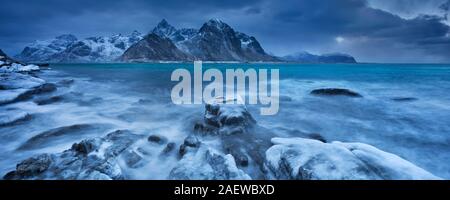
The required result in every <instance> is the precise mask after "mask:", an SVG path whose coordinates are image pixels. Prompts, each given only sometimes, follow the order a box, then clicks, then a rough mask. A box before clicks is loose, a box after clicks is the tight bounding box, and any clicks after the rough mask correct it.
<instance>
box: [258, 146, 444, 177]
mask: <svg viewBox="0 0 450 200" xmlns="http://www.w3.org/2000/svg"><path fill="white" fill-rule="evenodd" d="M272 143H273V144H274V146H272V147H271V148H269V149H268V150H267V151H266V166H267V168H268V171H269V173H268V174H267V176H268V178H272V179H302V180H348V179H350V180H355V179H357V180H359V179H363V180H366V179H369V180H374V179H386V180H395V179H401V180H404V179H408V180H409V179H414V180H415V179H440V178H439V177H436V176H434V175H433V174H431V173H429V172H427V171H425V170H424V169H422V168H420V167H417V166H415V165H414V164H412V163H410V162H408V161H406V160H404V159H402V158H400V157H398V156H396V155H394V154H391V153H387V152H384V151H381V150H379V149H377V148H375V147H373V146H370V145H367V144H361V143H342V142H332V143H323V142H320V141H318V140H311V139H303V138H273V139H272Z"/></svg>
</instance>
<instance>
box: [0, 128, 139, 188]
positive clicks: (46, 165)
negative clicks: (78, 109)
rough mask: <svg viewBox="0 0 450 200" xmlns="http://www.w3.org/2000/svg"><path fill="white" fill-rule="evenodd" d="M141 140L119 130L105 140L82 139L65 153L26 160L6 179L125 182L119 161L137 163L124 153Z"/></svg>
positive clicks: (136, 136)
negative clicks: (114, 180)
mask: <svg viewBox="0 0 450 200" xmlns="http://www.w3.org/2000/svg"><path fill="white" fill-rule="evenodd" d="M141 138H142V136H141V135H136V134H133V133H131V132H130V131H126V130H117V131H114V132H112V133H109V134H108V135H106V136H105V137H102V138H93V139H87V140H83V141H81V142H80V143H75V144H74V145H73V146H72V148H71V149H68V150H66V151H64V152H62V153H56V154H43V155H38V156H34V157H32V158H29V159H26V160H24V161H22V162H21V163H19V164H18V165H17V167H16V170H15V171H11V172H9V173H7V174H6V175H5V176H4V179H88V180H92V179H94V180H111V179H123V178H124V177H123V173H122V169H121V167H120V165H119V164H118V159H119V157H121V156H122V157H124V159H125V160H128V161H129V163H130V164H133V165H134V164H136V163H137V161H136V157H135V156H134V155H133V154H127V153H129V152H128V151H127V152H126V151H125V150H127V149H128V148H129V147H130V146H131V145H132V144H133V143H135V142H136V141H137V140H139V139H141ZM125 154H126V155H125ZM129 155H133V156H134V157H130V156H129Z"/></svg>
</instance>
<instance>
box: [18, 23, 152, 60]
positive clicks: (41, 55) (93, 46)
mask: <svg viewBox="0 0 450 200" xmlns="http://www.w3.org/2000/svg"><path fill="white" fill-rule="evenodd" d="M142 38H143V36H142V34H141V33H139V32H137V31H133V32H132V33H131V34H129V35H126V36H125V35H121V34H118V35H113V36H110V37H89V38H85V39H82V40H78V39H77V38H76V37H75V36H73V35H61V36H58V37H56V38H55V39H50V40H45V41H36V42H34V43H32V44H30V45H28V46H27V47H25V48H24V50H23V51H22V52H21V53H20V54H19V55H17V56H16V58H17V59H19V60H22V61H26V62H111V61H114V60H116V59H117V58H118V57H119V56H121V55H122V54H123V52H125V50H126V49H128V48H129V47H130V46H131V45H132V44H134V43H136V42H138V41H139V40H141V39H142Z"/></svg>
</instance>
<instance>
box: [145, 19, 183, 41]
mask: <svg viewBox="0 0 450 200" xmlns="http://www.w3.org/2000/svg"><path fill="white" fill-rule="evenodd" d="M176 31H177V29H176V28H175V27H173V26H172V25H170V24H169V23H168V22H167V21H166V20H165V19H162V20H161V21H160V22H159V23H158V25H156V27H155V28H154V29H153V30H152V32H151V33H155V34H157V35H159V36H161V37H169V36H170V35H172V34H173V33H175V32H176Z"/></svg>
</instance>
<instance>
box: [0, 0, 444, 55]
mask: <svg viewBox="0 0 450 200" xmlns="http://www.w3.org/2000/svg"><path fill="white" fill-rule="evenodd" d="M449 6H450V0H320V1H318V0H283V1H276V0H247V1H243V0H227V1H211V0H200V1H194V0H190V1H187V0H162V1H149V0H95V1H92V0H39V1H34V0H0V48H1V49H3V50H4V51H6V52H7V53H9V54H11V55H14V54H17V53H19V52H20V51H21V50H22V49H23V47H24V46H25V45H26V44H27V43H30V42H33V41H34V40H44V39H49V38H53V37H55V36H57V35H60V34H65V33H72V34H74V35H76V36H77V37H79V38H84V37H89V36H108V35H113V34H117V33H122V34H128V33H131V32H132V31H133V30H138V31H140V32H143V33H147V32H149V31H150V30H151V29H152V28H153V27H154V26H155V25H156V24H157V23H158V22H159V21H160V20H161V19H163V18H164V19H166V20H167V21H168V22H169V23H171V24H172V25H174V26H175V27H192V28H199V27H200V26H201V25H202V24H203V23H204V22H205V21H207V20H208V19H210V18H219V19H221V20H222V21H224V22H226V23H228V24H229V25H230V26H232V27H233V28H235V30H238V31H241V32H244V33H247V34H249V35H252V36H255V37H256V38H257V39H258V40H259V41H260V43H261V44H262V46H263V48H264V49H265V50H266V51H267V52H269V53H272V54H274V55H285V54H290V53H294V52H299V51H309V52H312V53H317V54H321V53H332V52H342V53H348V54H351V55H353V56H355V57H356V58H357V60H358V61H360V62H450V27H449V24H450V23H449V22H450V19H448V18H447V14H448V12H449Z"/></svg>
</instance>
